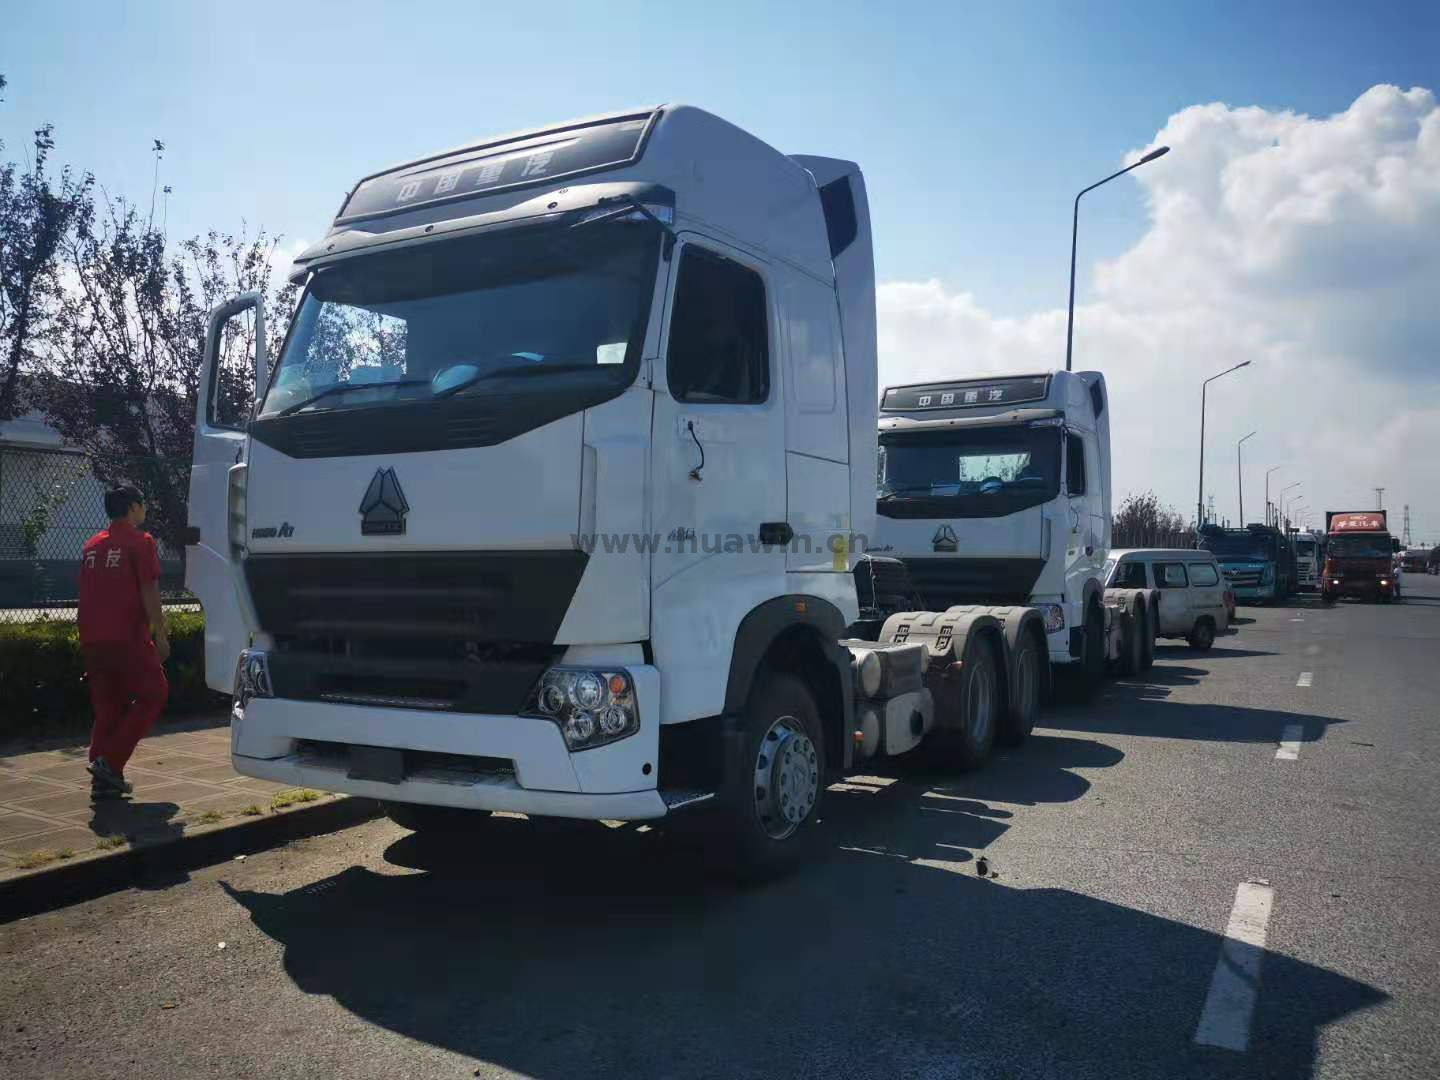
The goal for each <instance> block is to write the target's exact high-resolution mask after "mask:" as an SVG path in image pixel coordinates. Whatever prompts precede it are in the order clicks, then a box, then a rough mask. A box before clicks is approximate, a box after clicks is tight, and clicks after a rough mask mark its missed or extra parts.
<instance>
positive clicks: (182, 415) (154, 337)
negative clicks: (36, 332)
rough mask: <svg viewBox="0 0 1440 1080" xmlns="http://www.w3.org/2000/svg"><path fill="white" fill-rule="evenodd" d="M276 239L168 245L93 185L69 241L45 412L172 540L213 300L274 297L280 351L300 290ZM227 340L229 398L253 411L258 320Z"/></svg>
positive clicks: (224, 369)
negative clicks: (278, 256)
mask: <svg viewBox="0 0 1440 1080" xmlns="http://www.w3.org/2000/svg"><path fill="white" fill-rule="evenodd" d="M277 242H278V238H271V237H268V236H267V235H266V234H265V232H264V231H263V230H261V231H259V232H258V233H256V234H255V235H254V236H251V235H249V234H248V233H247V232H246V231H244V230H242V231H241V232H239V233H233V234H232V233H220V232H214V231H212V232H210V233H208V234H206V235H205V236H202V237H194V238H192V239H189V240H186V241H184V242H183V243H181V244H179V245H178V247H176V248H175V249H174V250H171V249H170V247H169V245H167V242H166V237H165V235H164V232H163V231H162V230H161V229H159V228H156V227H155V225H154V221H153V218H147V217H142V216H141V215H140V213H139V211H138V210H137V209H136V208H135V207H134V206H132V205H130V204H129V203H127V202H125V201H124V200H117V201H115V202H113V203H111V202H109V201H106V202H105V204H104V205H103V206H97V204H96V203H95V201H94V199H93V197H92V196H90V195H89V194H88V193H87V197H86V199H85V200H84V203H83V205H82V207H81V209H80V211H79V212H78V213H77V215H76V218H75V224H74V228H73V230H72V232H71V234H70V237H69V239H68V241H67V243H66V245H65V247H64V268H65V273H66V275H67V277H68V278H69V279H70V282H71V285H70V288H68V289H67V290H66V292H65V295H64V297H63V299H62V302H61V304H60V311H59V315H58V318H57V322H58V334H57V340H56V346H55V348H54V350H53V351H52V353H51V355H50V357H49V360H48V363H47V371H46V378H45V392H44V397H45V414H46V418H47V419H48V420H49V421H50V423H51V424H52V425H53V426H54V427H55V428H56V430H57V431H59V432H60V434H61V435H62V436H63V437H64V439H65V440H66V442H68V443H70V444H71V445H73V446H77V447H80V448H82V449H84V450H85V451H87V452H88V453H89V454H90V455H91V458H92V462H93V467H94V470H95V474H96V476H97V477H98V478H99V479H100V480H101V481H102V482H103V483H106V484H113V483H117V482H122V481H130V482H133V483H137V484H139V485H140V486H141V488H142V489H143V490H144V491H145V493H146V496H147V501H148V503H149V507H148V508H149V511H150V515H151V519H152V522H153V531H154V532H155V534H156V535H157V536H158V537H159V538H160V539H162V540H164V541H167V542H168V543H169V545H170V546H171V547H172V548H173V549H177V550H178V549H179V548H180V547H181V530H182V529H183V528H184V526H185V523H186V517H187V515H186V500H187V496H188V477H189V459H190V455H191V450H192V447H193V444H194V438H195V403H196V395H197V393H198V389H199V388H198V382H199V375H200V367H201V363H202V361H203V357H204V345H205V330H206V324H207V320H208V317H209V311H210V309H211V308H212V307H214V306H215V305H216V304H218V303H219V302H220V301H221V300H224V299H226V298H228V297H230V296H233V295H234V294H236V293H240V292H247V291H252V290H253V291H258V292H261V293H263V294H264V295H265V296H266V310H267V313H269V315H270V317H269V318H268V319H267V326H266V331H267V333H266V338H267V345H268V347H269V349H270V355H271V356H272V357H273V356H275V355H276V354H277V353H278V349H279V346H280V343H281V341H282V340H283V338H284V333H285V329H286V325H287V322H288V318H289V314H290V309H291V308H292V306H293V304H294V294H295V287H294V286H293V285H289V284H285V283H283V282H281V281H278V280H277V277H276V274H275V266H274V262H275V251H276V244H277ZM250 334H251V336H250V338H249V340H247V339H246V338H245V336H244V335H243V334H241V335H239V336H235V337H230V338H227V340H226V341H225V342H224V343H223V350H222V354H221V372H220V377H219V382H220V385H219V389H218V393H219V398H220V401H221V408H222V409H223V410H225V411H226V412H227V413H228V414H229V415H232V416H235V417H237V418H243V417H244V416H245V415H246V414H247V413H248V411H249V403H250V401H251V399H252V396H253V388H254V375H253V370H252V367H251V364H250V362H249V356H250V346H251V344H252V343H253V328H252V330H251V331H250Z"/></svg>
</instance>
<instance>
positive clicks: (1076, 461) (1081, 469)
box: [1065, 435, 1085, 495]
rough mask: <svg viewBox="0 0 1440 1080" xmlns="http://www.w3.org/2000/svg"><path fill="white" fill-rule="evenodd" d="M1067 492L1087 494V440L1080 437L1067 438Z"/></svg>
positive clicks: (1071, 436)
mask: <svg viewBox="0 0 1440 1080" xmlns="http://www.w3.org/2000/svg"><path fill="white" fill-rule="evenodd" d="M1065 490H1066V491H1067V492H1068V493H1069V494H1071V495H1084V494H1085V440H1084V439H1082V438H1080V436H1079V435H1066V436H1065Z"/></svg>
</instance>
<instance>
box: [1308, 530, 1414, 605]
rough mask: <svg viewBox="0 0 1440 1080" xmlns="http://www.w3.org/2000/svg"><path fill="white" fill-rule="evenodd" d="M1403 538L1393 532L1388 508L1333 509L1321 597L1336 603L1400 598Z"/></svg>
mask: <svg viewBox="0 0 1440 1080" xmlns="http://www.w3.org/2000/svg"><path fill="white" fill-rule="evenodd" d="M1398 549H1399V541H1398V540H1397V539H1396V538H1395V537H1392V536H1391V535H1390V530H1389V528H1388V525H1387V521H1386V514H1385V511H1384V510H1330V511H1327V512H1326V514H1325V566H1324V570H1323V576H1322V578H1321V582H1320V597H1321V599H1322V600H1324V601H1325V602H1326V603H1334V602H1335V601H1336V600H1338V599H1339V598H1341V597H1344V596H1350V597H1355V598H1358V599H1364V600H1377V601H1392V600H1398V599H1399V598H1400V576H1399V575H1398V574H1397V573H1396V572H1395V554H1396V552H1397V550H1398Z"/></svg>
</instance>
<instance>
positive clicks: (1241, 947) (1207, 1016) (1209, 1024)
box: [1195, 881, 1275, 1051]
mask: <svg viewBox="0 0 1440 1080" xmlns="http://www.w3.org/2000/svg"><path fill="white" fill-rule="evenodd" d="M1274 902H1275V890H1274V889H1272V888H1270V886H1269V884H1267V883H1266V882H1264V881H1242V882H1241V883H1240V887H1239V888H1238V889H1236V890H1235V906H1234V907H1233V908H1231V909H1230V924H1229V925H1228V926H1227V927H1226V928H1225V938H1224V940H1223V941H1222V942H1221V945H1220V958H1219V959H1218V960H1216V961H1215V974H1214V975H1212V976H1211V978H1210V990H1209V992H1208V993H1207V994H1206V995H1205V1006H1204V1008H1202V1009H1201V1010H1200V1023H1199V1024H1197V1025H1196V1027H1195V1042H1197V1043H1199V1044H1200V1045H1201V1046H1218V1047H1221V1048H1222V1049H1225V1050H1239V1051H1243V1050H1245V1049H1247V1048H1248V1047H1249V1045H1250V1022H1251V1020H1252V1019H1254V1016H1255V999H1256V997H1257V995H1258V993H1259V990H1260V962H1261V960H1263V959H1264V957H1265V928H1266V927H1267V926H1268V925H1269V922H1270V909H1271V907H1272V906H1273V904H1274Z"/></svg>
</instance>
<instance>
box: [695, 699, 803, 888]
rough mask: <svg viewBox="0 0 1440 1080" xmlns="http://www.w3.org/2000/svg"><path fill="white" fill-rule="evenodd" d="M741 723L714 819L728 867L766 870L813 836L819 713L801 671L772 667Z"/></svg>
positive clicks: (750, 872)
mask: <svg viewBox="0 0 1440 1080" xmlns="http://www.w3.org/2000/svg"><path fill="white" fill-rule="evenodd" d="M742 724H743V727H742V730H741V733H740V734H741V738H740V748H739V751H738V753H739V759H738V760H735V761H733V762H732V763H731V767H730V768H728V769H727V770H726V773H727V776H726V778H725V783H724V785H723V786H722V790H721V793H720V795H721V798H720V805H719V807H718V820H717V822H716V824H717V825H718V826H719V830H720V833H721V835H722V837H723V838H724V841H725V843H726V845H727V848H728V851H727V854H728V855H729V856H730V860H731V862H732V863H733V866H734V869H735V870H736V871H737V872H738V873H740V874H741V875H742V876H745V877H768V876H770V875H773V874H777V873H780V872H783V871H785V870H788V869H789V868H790V867H792V866H793V865H795V864H796V863H797V862H799V861H800V860H801V858H802V857H803V856H804V855H805V854H806V852H807V849H808V848H809V847H810V846H811V843H812V841H813V838H814V836H815V832H816V830H815V828H814V823H815V820H816V818H817V817H818V815H819V811H820V803H821V799H822V797H823V795H824V793H825V780H824V773H825V753H824V746H825V744H824V737H823V735H822V734H821V729H820V713H819V710H818V709H817V708H816V707H815V700H814V698H813V697H812V696H811V694H810V691H809V689H808V688H807V687H806V686H805V684H804V683H803V682H801V681H800V679H798V678H796V677H795V676H793V675H785V674H779V673H776V674H770V675H767V676H765V677H764V678H763V679H762V680H761V682H760V683H759V684H758V685H757V686H756V687H755V689H754V691H753V692H752V693H751V695H750V701H749V703H748V704H747V705H746V708H745V716H744V719H743V721H742Z"/></svg>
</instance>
